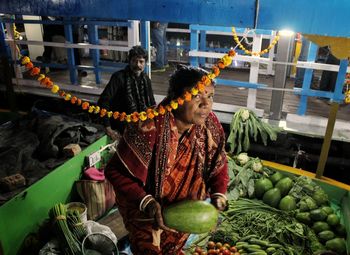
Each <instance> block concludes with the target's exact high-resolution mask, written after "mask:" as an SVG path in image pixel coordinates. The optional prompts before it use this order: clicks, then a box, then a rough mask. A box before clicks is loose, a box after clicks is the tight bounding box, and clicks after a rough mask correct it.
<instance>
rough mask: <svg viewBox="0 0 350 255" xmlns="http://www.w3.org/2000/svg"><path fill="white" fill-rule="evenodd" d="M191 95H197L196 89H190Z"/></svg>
mask: <svg viewBox="0 0 350 255" xmlns="http://www.w3.org/2000/svg"><path fill="white" fill-rule="evenodd" d="M191 94H192V95H193V96H195V95H197V94H198V89H196V88H192V89H191Z"/></svg>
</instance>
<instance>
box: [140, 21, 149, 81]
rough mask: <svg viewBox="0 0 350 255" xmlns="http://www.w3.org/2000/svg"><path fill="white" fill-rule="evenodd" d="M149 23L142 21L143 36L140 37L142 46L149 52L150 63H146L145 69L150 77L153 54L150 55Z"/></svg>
mask: <svg viewBox="0 0 350 255" xmlns="http://www.w3.org/2000/svg"><path fill="white" fill-rule="evenodd" d="M149 23H150V22H149V21H141V24H140V26H141V27H140V28H141V31H140V32H141V35H140V40H141V46H142V47H143V48H144V49H145V50H146V51H147V54H148V61H147V63H146V67H145V73H147V75H148V76H150V72H151V68H150V63H151V54H150V50H151V49H150V47H149V45H150V41H149V35H150V30H149V28H150V26H149Z"/></svg>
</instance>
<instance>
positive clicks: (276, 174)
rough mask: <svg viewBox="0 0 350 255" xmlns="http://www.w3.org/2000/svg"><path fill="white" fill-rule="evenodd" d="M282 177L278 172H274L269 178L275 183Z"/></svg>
mask: <svg viewBox="0 0 350 255" xmlns="http://www.w3.org/2000/svg"><path fill="white" fill-rule="evenodd" d="M283 177H284V175H283V174H282V173H280V172H276V173H274V174H273V175H271V177H270V180H271V181H272V183H273V184H275V183H277V182H278V181H279V180H281V179H282V178H283Z"/></svg>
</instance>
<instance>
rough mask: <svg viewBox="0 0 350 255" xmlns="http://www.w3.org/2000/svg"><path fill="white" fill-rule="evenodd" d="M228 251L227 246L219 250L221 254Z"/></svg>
mask: <svg viewBox="0 0 350 255" xmlns="http://www.w3.org/2000/svg"><path fill="white" fill-rule="evenodd" d="M226 250H227V248H226V247H225V246H222V247H221V248H220V249H219V251H220V252H223V251H226Z"/></svg>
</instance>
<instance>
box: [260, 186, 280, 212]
mask: <svg viewBox="0 0 350 255" xmlns="http://www.w3.org/2000/svg"><path fill="white" fill-rule="evenodd" d="M280 200H281V191H280V190H279V189H277V188H273V189H270V190H268V191H266V192H265V194H264V196H263V201H264V203H265V204H268V205H269V206H272V207H277V206H278V204H279V202H280Z"/></svg>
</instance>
